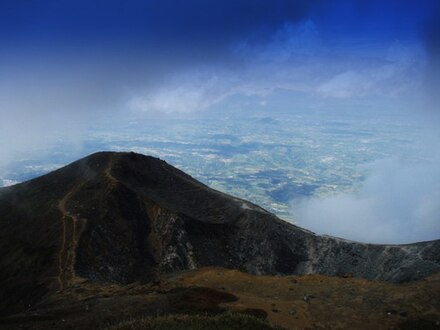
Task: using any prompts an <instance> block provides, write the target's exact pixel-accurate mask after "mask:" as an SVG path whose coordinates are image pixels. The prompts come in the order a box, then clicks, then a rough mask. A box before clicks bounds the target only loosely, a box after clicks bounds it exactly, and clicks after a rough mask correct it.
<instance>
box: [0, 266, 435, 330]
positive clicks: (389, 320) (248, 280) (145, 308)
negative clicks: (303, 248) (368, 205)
mask: <svg viewBox="0 0 440 330" xmlns="http://www.w3.org/2000/svg"><path fill="white" fill-rule="evenodd" d="M224 311H232V312H240V313H247V314H251V315H255V316H258V317H263V318H266V317H267V320H268V321H269V323H270V324H271V325H274V326H281V327H283V328H286V329H440V274H437V275H434V276H431V277H428V278H426V279H425V280H420V281H415V282H411V283H405V284H392V283H386V282H380V281H369V280H363V279H355V278H344V277H329V276H323V275H303V276H298V275H290V276H255V275H250V274H246V273H242V272H239V271H236V270H228V269H223V268H213V267H208V268H203V269H200V270H196V271H187V272H181V273H178V274H174V275H169V276H167V277H166V278H163V279H161V280H159V281H156V282H155V283H151V284H140V283H133V284H130V285H118V284H113V283H97V282H91V281H87V280H85V279H75V280H74V281H73V282H72V283H71V284H70V286H69V287H67V288H65V290H64V291H62V292H58V293H57V294H55V295H53V296H51V297H49V298H48V299H47V300H46V301H43V302H41V303H39V304H38V305H36V306H34V307H33V308H32V309H29V310H28V311H26V312H24V313H20V314H16V315H13V316H9V317H5V318H3V319H1V320H0V329H96V328H106V327H108V326H111V325H112V324H115V323H118V322H120V321H121V320H126V319H131V318H136V317H141V316H158V315H169V314H182V313H183V314H188V313H191V314H194V313H196V314H197V313H208V314H217V313H221V312H224Z"/></svg>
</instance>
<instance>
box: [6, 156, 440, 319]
mask: <svg viewBox="0 0 440 330" xmlns="http://www.w3.org/2000/svg"><path fill="white" fill-rule="evenodd" d="M0 225H1V226H2V231H1V232H0V251H2V253H1V256H0V283H1V284H0V311H3V313H9V312H11V311H18V310H23V309H26V308H28V307H30V306H32V305H33V304H35V303H37V302H38V301H41V300H42V299H45V297H47V296H48V295H50V294H51V293H53V292H55V291H60V290H63V289H65V288H66V287H67V286H69V284H70V283H71V282H72V281H73V280H74V279H75V278H78V277H80V278H86V279H89V280H93V281H98V280H101V281H112V282H118V283H123V284H124V283H131V282H135V281H141V282H147V281H151V280H155V279H157V278H158V277H160V276H161V275H163V274H167V273H172V272H176V271H181V270H190V269H195V268H199V267H202V266H220V267H224V268H234V269H238V270H241V271H245V272H248V273H252V274H268V275H270V274H272V275H275V274H312V273H317V274H326V275H350V276H354V277H361V278H365V279H378V280H385V281H391V282H403V281H410V280H416V279H420V278H423V277H426V276H427V275H430V274H433V273H436V272H439V271H440V241H438V240H437V241H431V242H421V243H416V244H408V245H372V244H361V243H357V242H351V241H345V240H342V239H337V238H332V237H326V236H317V235H315V234H314V233H311V232H309V231H306V230H304V229H301V228H299V227H297V226H294V225H292V224H289V223H286V222H285V221H282V220H280V219H278V218H277V217H276V216H274V215H272V214H270V213H268V212H267V211H265V210H263V209H261V208H260V207H258V206H256V205H253V204H251V203H249V202H247V201H244V200H241V199H238V198H234V197H232V196H228V195H226V194H223V193H221V192H218V191H215V190H213V189H210V188H209V187H207V186H205V185H203V184H201V183H200V182H198V181H196V180H195V179H193V178H192V177H190V176H188V175H186V174H185V173H183V172H182V171H180V170H178V169H176V168H174V167H172V166H170V165H168V164H167V163H166V162H164V161H162V160H159V159H156V158H153V157H147V156H143V155H139V154H134V153H112V152H101V153H96V154H93V155H91V156H88V157H86V158H83V159H81V160H79V161H76V162H74V163H72V164H70V165H68V166H66V167H64V168H61V169H59V170H57V171H54V172H52V173H49V174H47V175H44V176H41V177H39V178H36V179H34V180H31V181H28V182H24V183H21V184H18V185H15V186H12V187H7V188H2V189H0Z"/></svg>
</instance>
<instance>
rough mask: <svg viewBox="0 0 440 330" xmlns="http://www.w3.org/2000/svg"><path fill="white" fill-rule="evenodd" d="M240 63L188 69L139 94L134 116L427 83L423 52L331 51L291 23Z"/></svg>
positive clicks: (308, 28) (398, 47)
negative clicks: (285, 94)
mask: <svg viewBox="0 0 440 330" xmlns="http://www.w3.org/2000/svg"><path fill="white" fill-rule="evenodd" d="M234 55H235V56H236V59H237V63H240V65H235V66H233V67H232V68H231V67H227V66H206V67H204V68H199V67H189V68H187V69H186V70H185V71H180V72H179V73H177V74H175V75H174V76H172V77H171V78H169V79H167V80H166V81H165V82H164V83H163V84H161V85H158V86H156V88H152V89H149V90H147V91H146V92H143V93H140V94H137V95H134V97H133V98H132V99H131V100H130V101H129V106H130V108H131V109H134V110H137V111H143V112H145V111H146V112H160V113H166V114H170V113H174V112H177V113H187V112H195V111H200V110H204V109H208V108H210V107H212V106H214V105H217V104H219V103H221V102H223V101H225V100H226V99H227V98H228V96H231V95H239V96H240V95H241V96H261V97H264V96H267V95H270V94H272V93H274V91H278V90H284V91H291V92H300V93H305V94H308V95H311V96H314V97H315V98H316V99H323V98H334V99H341V98H342V99H351V98H359V97H365V96H385V97H391V98H394V97H396V96H399V97H400V96H404V97H405V96H407V95H408V92H409V91H411V93H412V94H415V93H416V92H417V90H418V88H420V86H421V84H422V81H423V78H422V72H423V70H422V69H423V62H424V55H423V52H422V51H420V50H419V48H418V46H416V45H407V46H403V45H402V44H401V43H399V42H394V43H393V44H391V45H389V46H385V45H384V46H380V47H376V48H374V49H371V50H369V51H368V53H366V52H363V51H356V50H354V51H352V52H349V51H347V50H346V49H345V48H338V47H336V46H335V47H333V48H332V46H329V45H324V44H323V42H322V41H321V39H320V35H319V31H318V28H317V26H316V25H315V24H314V23H313V21H312V20H308V21H305V22H302V23H287V24H284V25H283V26H281V27H280V28H279V30H278V31H277V32H275V33H274V35H273V36H272V38H271V39H270V41H269V42H268V43H266V44H257V45H254V44H251V43H249V42H247V41H243V42H241V43H238V44H237V45H236V47H235V49H234Z"/></svg>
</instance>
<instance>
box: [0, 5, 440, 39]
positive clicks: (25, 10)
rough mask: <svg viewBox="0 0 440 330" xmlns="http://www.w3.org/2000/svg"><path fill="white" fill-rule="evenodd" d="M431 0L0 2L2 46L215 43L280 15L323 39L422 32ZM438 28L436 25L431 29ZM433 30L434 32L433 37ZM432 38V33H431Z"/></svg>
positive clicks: (256, 32)
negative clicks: (314, 29)
mask: <svg viewBox="0 0 440 330" xmlns="http://www.w3.org/2000/svg"><path fill="white" fill-rule="evenodd" d="M437 3H438V1H435V0H422V1H415V0H406V1H398V0H388V1H378V0H370V1H368V0H334V1H328V0H327V1H325V0H308V1H306V0H302V1H281V0H272V1H267V0H266V1H264V0H254V1H243V0H238V1H206V0H205V1H204V0H192V1H191V0H190V1H179V0H174V1H170V0H162V1H115V0H109V1H81V0H80V1H56V0H52V1H24V0H3V1H2V2H1V3H0V31H1V41H2V45H4V46H3V47H7V46H8V45H14V44H15V45H20V46H22V47H26V46H31V45H32V46H35V47H51V46H52V47H53V46H60V45H65V46H68V45H69V44H71V43H74V44H75V45H77V46H78V45H82V46H91V45H95V44H101V45H103V44H105V45H107V46H109V45H111V44H113V45H117V44H118V43H126V42H132V44H131V46H132V47H133V48H136V47H146V48H149V47H157V46H159V45H160V44H162V45H165V44H167V43H176V42H177V43H179V44H180V46H182V47H184V46H185V45H187V46H192V45H198V46H206V47H214V48H215V47H221V46H225V45H228V44H230V43H233V42H236V41H237V40H242V39H249V40H252V41H253V42H265V41H266V40H267V38H270V36H271V35H272V33H273V31H275V30H276V29H278V28H279V26H280V25H282V24H285V23H287V22H298V21H301V20H304V19H309V18H310V19H313V20H314V22H315V23H316V24H317V25H318V26H319V28H320V30H321V33H322V34H323V36H324V37H325V38H326V39H328V40H333V39H335V40H344V41H346V42H354V41H358V42H368V41H372V42H377V41H384V40H390V39H394V38H398V39H403V40H407V39H417V38H419V39H423V38H424V37H425V35H426V31H425V30H426V29H429V28H430V26H429V24H430V23H429V22H430V20H434V19H435V17H437V14H438V13H439V9H438V5H437ZM437 32H438V31H437ZM433 37H435V36H433ZM436 37H439V36H438V35H437V36H436Z"/></svg>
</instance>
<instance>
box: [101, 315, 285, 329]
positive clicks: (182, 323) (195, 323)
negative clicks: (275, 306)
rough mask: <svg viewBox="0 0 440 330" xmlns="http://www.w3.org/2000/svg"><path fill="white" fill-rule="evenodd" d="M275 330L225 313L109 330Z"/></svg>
mask: <svg viewBox="0 0 440 330" xmlns="http://www.w3.org/2000/svg"><path fill="white" fill-rule="evenodd" d="M206 329H209V330H273V329H278V330H281V328H278V327H277V328H274V327H272V326H270V325H269V324H268V323H267V322H266V321H265V320H263V319H261V318H257V317H255V316H251V315H246V314H238V313H224V314H219V315H215V316H208V315H171V316H161V317H156V318H152V317H146V318H139V319H132V320H127V321H123V322H121V323H118V324H116V325H113V326H110V327H109V328H108V329H107V330H206Z"/></svg>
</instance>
